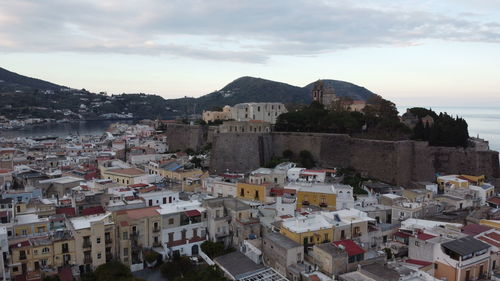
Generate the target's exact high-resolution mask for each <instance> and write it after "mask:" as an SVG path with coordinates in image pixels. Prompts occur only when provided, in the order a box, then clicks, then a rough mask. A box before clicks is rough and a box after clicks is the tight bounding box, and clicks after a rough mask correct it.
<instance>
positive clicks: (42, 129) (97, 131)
mask: <svg viewBox="0 0 500 281" xmlns="http://www.w3.org/2000/svg"><path fill="white" fill-rule="evenodd" d="M118 122H120V123H127V124H133V123H134V121H133V120H96V121H78V122H66V123H45V124H39V125H33V126H26V127H24V128H22V129H16V130H0V137H6V138H12V137H44V136H53V137H65V136H74V135H80V136H84V135H102V134H103V133H104V132H105V131H106V129H107V128H108V127H109V125H111V124H113V123H118Z"/></svg>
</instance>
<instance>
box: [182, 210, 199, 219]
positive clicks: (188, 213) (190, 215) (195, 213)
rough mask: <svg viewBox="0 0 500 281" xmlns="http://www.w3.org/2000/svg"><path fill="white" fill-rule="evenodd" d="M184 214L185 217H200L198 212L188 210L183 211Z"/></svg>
mask: <svg viewBox="0 0 500 281" xmlns="http://www.w3.org/2000/svg"><path fill="white" fill-rule="evenodd" d="M184 214H186V216H188V217H197V216H201V213H200V211H198V210H188V211H185V212H184Z"/></svg>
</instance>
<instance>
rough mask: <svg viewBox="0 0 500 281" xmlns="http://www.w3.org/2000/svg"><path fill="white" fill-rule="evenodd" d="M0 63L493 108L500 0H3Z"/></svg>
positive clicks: (102, 86) (108, 85)
mask: <svg viewBox="0 0 500 281" xmlns="http://www.w3.org/2000/svg"><path fill="white" fill-rule="evenodd" d="M0 66H1V67H4V68H7V69H9V70H11V71H14V72H18V73H20V74H23V75H28V76H33V77H37V78H41V79H45V80H49V81H51V82H55V83H58V84H63V85H67V86H70V87H74V88H86V89H90V90H92V91H107V92H108V93H122V92H127V93H130V92H146V93H155V94H160V95H162V96H164V97H167V98H175V97H182V96H185V95H187V96H200V95H202V94H206V93H209V92H211V91H213V90H217V89H220V88H222V87H223V86H224V85H225V84H227V83H229V82H231V81H232V80H234V79H236V78H238V77H240V76H255V77H261V78H266V79H271V80H277V81H281V82H285V83H289V84H292V85H297V86H304V85H305V84H308V83H309V82H312V81H314V80H317V79H319V78H328V79H338V80H345V81H349V82H353V83H356V84H358V85H361V86H364V87H366V88H368V89H370V90H372V91H374V92H376V93H378V94H380V95H382V96H384V97H386V98H389V99H391V100H393V101H396V102H397V103H398V104H414V103H419V102H422V101H427V100H428V101H429V103H430V104H444V105H446V104H448V103H449V104H452V105H461V104H477V105H482V104H487V105H491V104H492V102H499V104H500V90H499V89H500V0H474V1H471V0H439V1H426V0H401V1H398V0H392V1H385V0H376V1H374V0H352V1H350V0H344V1H320V0H311V1H295V0H272V1H270V0H250V1H234V0H227V1H226V0H223V1H204V0H195V1H193V0H179V1H177V0H88V1H81V0H72V1H68V0H44V1H40V0H32V1H27V0H15V1H12V0H0Z"/></svg>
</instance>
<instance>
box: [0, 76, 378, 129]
mask: <svg viewBox="0 0 500 281" xmlns="http://www.w3.org/2000/svg"><path fill="white" fill-rule="evenodd" d="M0 81H1V82H0V98H1V99H2V107H0V115H4V116H6V117H7V118H10V119H19V118H29V117H33V118H37V117H39V118H63V117H64V116H66V117H64V118H67V119H85V120H89V119H103V118H104V119H106V118H117V117H118V118H120V117H119V116H125V115H127V114H129V113H131V114H132V115H133V116H134V118H148V119H153V118H157V117H160V118H164V119H172V118H179V117H187V116H190V115H192V114H201V113H202V112H203V110H212V109H214V108H217V107H222V106H224V105H235V104H237V103H243V102H283V103H285V104H309V103H310V102H311V89H312V85H313V83H311V84H308V85H307V86H305V87H297V86H293V85H289V84H286V83H281V82H276V81H271V80H266V79H262V78H255V77H248V76H244V77H241V78H238V79H236V80H234V81H232V82H231V83H229V84H227V85H226V86H225V87H223V88H222V89H220V90H218V91H215V92H212V93H209V94H207V95H203V96H201V97H198V98H192V97H184V98H178V99H164V98H162V97H160V96H157V95H146V94H142V93H140V94H120V95H112V96H107V95H104V94H102V93H100V94H95V93H90V92H88V91H86V90H84V89H82V90H76V89H70V88H67V87H64V86H60V85H57V84H54V83H50V82H47V81H43V80H40V79H35V78H31V77H26V76H23V75H20V74H17V73H14V72H11V71H8V70H6V69H3V68H0ZM324 81H325V82H326V83H327V84H331V85H332V86H333V87H334V88H335V90H336V93H337V94H338V95H339V96H341V97H350V98H352V99H363V100H367V99H369V98H370V97H371V96H373V95H374V94H373V93H372V92H370V91H369V90H367V89H365V88H363V87H360V86H357V85H354V84H352V83H348V82H343V81H337V80H324ZM47 90H50V91H47ZM129 116H130V115H129Z"/></svg>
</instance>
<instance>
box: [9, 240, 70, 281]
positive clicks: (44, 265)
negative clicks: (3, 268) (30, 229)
mask: <svg viewBox="0 0 500 281" xmlns="http://www.w3.org/2000/svg"><path fill="white" fill-rule="evenodd" d="M10 250H11V258H12V261H11V267H10V268H11V276H12V277H15V276H18V275H26V276H28V277H38V276H39V277H40V278H43V276H47V275H54V274H56V273H57V269H58V268H60V267H62V266H66V265H72V264H75V262H76V260H75V240H74V238H73V235H72V233H71V232H69V231H58V232H55V233H53V234H51V235H47V236H43V237H37V238H30V239H25V240H19V239H16V240H12V241H10ZM42 269H43V271H42Z"/></svg>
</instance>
